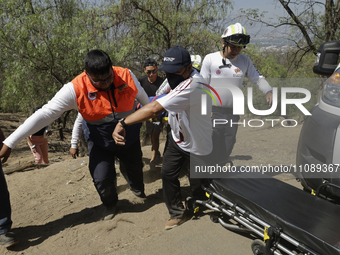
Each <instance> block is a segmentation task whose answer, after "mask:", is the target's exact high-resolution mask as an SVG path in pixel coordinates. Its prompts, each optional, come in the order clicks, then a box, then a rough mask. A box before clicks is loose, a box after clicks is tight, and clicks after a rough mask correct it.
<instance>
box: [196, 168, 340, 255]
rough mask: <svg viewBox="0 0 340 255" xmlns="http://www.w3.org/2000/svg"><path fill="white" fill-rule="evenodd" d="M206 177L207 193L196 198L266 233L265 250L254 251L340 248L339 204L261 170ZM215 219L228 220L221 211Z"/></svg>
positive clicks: (314, 253)
mask: <svg viewBox="0 0 340 255" xmlns="http://www.w3.org/2000/svg"><path fill="white" fill-rule="evenodd" d="M209 183H210V184H209V185H208V186H205V187H204V189H205V191H206V192H207V193H208V195H209V199H208V200H204V201H203V200H196V201H195V203H198V204H202V205H204V206H206V207H207V208H209V209H212V210H214V211H216V212H219V213H221V215H226V216H228V217H229V218H232V219H234V220H235V221H237V222H238V223H239V224H241V225H242V226H243V227H244V228H245V229H247V230H249V231H251V232H253V233H254V234H256V235H257V236H259V237H261V238H265V239H267V240H266V245H265V246H266V252H265V253H259V254H277V255H280V254H282V252H283V254H289V255H296V254H305V255H321V254H322V255H324V254H325V255H333V254H340V206H339V205H336V204H333V203H330V202H328V201H326V200H324V199H321V198H319V197H316V196H313V195H311V194H308V193H307V192H304V191H302V190H300V189H298V188H295V187H293V186H291V185H289V184H286V183H284V182H282V181H279V180H276V179H274V178H271V177H267V178H263V175H261V176H259V175H256V174H255V175H254V174H251V176H249V175H247V176H244V175H242V176H234V177H233V178H228V179H213V180H210V181H209ZM218 221H219V222H220V223H221V224H222V226H225V227H226V228H228V227H229V226H230V224H226V223H225V222H224V220H223V217H222V216H221V217H219V219H218ZM286 244H289V245H288V247H286V246H285V245H286ZM292 247H293V248H292ZM297 252H299V253H297Z"/></svg>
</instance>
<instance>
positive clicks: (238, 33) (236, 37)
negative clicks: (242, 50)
mask: <svg viewBox="0 0 340 255" xmlns="http://www.w3.org/2000/svg"><path fill="white" fill-rule="evenodd" d="M221 37H222V38H223V39H224V40H225V41H226V42H227V43H231V44H234V45H237V46H246V45H247V44H248V43H249V41H250V36H249V35H247V30H246V29H245V28H244V27H243V26H242V25H241V24H240V23H236V24H234V25H230V26H229V27H227V28H226V30H224V32H223V34H222V36H221Z"/></svg>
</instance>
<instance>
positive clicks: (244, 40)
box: [226, 34, 250, 45]
mask: <svg viewBox="0 0 340 255" xmlns="http://www.w3.org/2000/svg"><path fill="white" fill-rule="evenodd" d="M226 41H227V42H228V43H231V44H236V45H237V44H238V45H246V44H248V43H249V42H250V36H249V35H244V34H238V35H231V36H228V37H227V38H226Z"/></svg>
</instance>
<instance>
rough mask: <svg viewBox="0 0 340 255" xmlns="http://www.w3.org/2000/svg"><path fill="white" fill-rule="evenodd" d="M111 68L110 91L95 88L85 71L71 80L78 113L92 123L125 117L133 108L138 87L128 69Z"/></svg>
mask: <svg viewBox="0 0 340 255" xmlns="http://www.w3.org/2000/svg"><path fill="white" fill-rule="evenodd" d="M112 69H113V72H114V81H113V84H114V88H112V89H111V90H110V91H99V90H98V89H96V88H95V87H94V86H93V85H92V84H91V81H90V80H89V78H88V77H87V75H86V73H85V72H83V73H82V74H80V75H78V76H77V77H76V78H75V79H74V80H73V81H72V84H73V86H74V90H75V92H76V97H77V105H78V109H79V113H80V114H81V115H82V116H83V118H84V120H85V121H86V122H88V123H91V124H93V125H100V124H103V123H108V122H111V121H112V120H114V119H120V118H123V117H126V116H128V115H130V114H131V113H132V112H134V110H135V97H136V95H137V93H138V89H137V88H136V85H135V83H134V81H133V78H132V76H131V73H130V70H129V69H127V68H122V67H112ZM113 95H114V96H113Z"/></svg>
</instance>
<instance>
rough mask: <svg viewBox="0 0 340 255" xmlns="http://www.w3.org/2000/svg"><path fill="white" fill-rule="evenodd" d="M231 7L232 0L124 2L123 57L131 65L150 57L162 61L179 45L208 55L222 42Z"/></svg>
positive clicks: (121, 7) (132, 0)
mask: <svg viewBox="0 0 340 255" xmlns="http://www.w3.org/2000/svg"><path fill="white" fill-rule="evenodd" d="M230 7H231V4H230V1H229V0H199V1H193V0H187V1H177V0H162V1H160V0H157V1H151V0H144V1H138V0H123V1H121V5H120V8H119V9H117V10H116V11H118V13H123V14H124V23H125V24H126V27H128V28H129V30H128V31H127V37H126V38H125V39H124V42H125V45H127V47H126V48H125V49H123V51H122V54H120V56H122V57H124V64H125V65H130V66H133V65H134V63H143V61H144V59H145V58H146V57H149V56H151V57H154V58H155V59H157V60H158V61H159V62H161V61H160V60H161V58H162V57H163V55H164V53H165V51H166V50H168V49H169V48H171V47H173V46H176V45H180V46H182V47H184V48H186V49H188V50H189V52H190V53H191V54H199V55H201V56H205V55H206V54H207V53H209V52H211V51H213V49H214V48H215V47H214V46H215V45H216V42H218V41H219V38H220V35H221V34H222V31H223V29H224V26H225V22H224V17H225V16H226V13H227V10H228V8H230ZM118 13H117V15H118ZM126 51H127V52H129V53H130V54H128V55H127V54H125V52H126ZM120 60H122V58H120ZM135 68H136V69H137V70H138V69H139V70H141V69H142V66H141V65H140V64H139V65H138V64H137V65H136V67H135Z"/></svg>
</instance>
